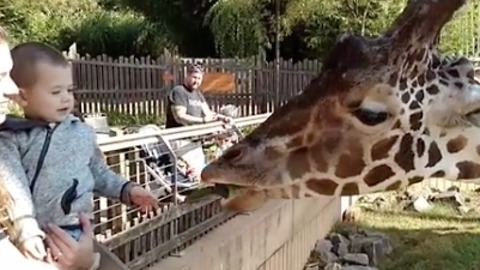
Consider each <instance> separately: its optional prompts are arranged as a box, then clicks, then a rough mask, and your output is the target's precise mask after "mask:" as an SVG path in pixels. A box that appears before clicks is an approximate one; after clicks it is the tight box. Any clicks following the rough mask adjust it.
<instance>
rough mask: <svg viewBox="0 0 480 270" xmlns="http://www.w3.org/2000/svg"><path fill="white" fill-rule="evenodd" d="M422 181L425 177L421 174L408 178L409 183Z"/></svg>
mask: <svg viewBox="0 0 480 270" xmlns="http://www.w3.org/2000/svg"><path fill="white" fill-rule="evenodd" d="M422 181H423V177H421V176H414V177H410V178H408V185H413V184H415V183H419V182H422Z"/></svg>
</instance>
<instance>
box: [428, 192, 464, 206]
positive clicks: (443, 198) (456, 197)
mask: <svg viewBox="0 0 480 270" xmlns="http://www.w3.org/2000/svg"><path fill="white" fill-rule="evenodd" d="M432 201H434V202H442V203H448V204H453V205H454V206H463V205H465V198H464V197H463V196H462V194H460V192H457V191H445V192H442V193H440V194H436V195H434V196H433V198H432Z"/></svg>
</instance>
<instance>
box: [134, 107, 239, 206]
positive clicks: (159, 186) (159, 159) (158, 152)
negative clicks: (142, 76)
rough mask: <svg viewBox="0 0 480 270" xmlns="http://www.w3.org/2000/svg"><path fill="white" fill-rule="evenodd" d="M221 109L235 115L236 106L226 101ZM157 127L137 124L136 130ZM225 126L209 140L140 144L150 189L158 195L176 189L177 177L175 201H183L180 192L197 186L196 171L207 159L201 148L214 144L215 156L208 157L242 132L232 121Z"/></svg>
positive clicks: (233, 141) (228, 114)
mask: <svg viewBox="0 0 480 270" xmlns="http://www.w3.org/2000/svg"><path fill="white" fill-rule="evenodd" d="M220 113H221V114H223V115H227V116H230V117H232V118H235V117H236V116H237V115H238V108H236V107H235V106H233V105H227V106H224V107H222V108H221V109H220ZM160 130H161V128H160V127H158V126H156V125H153V124H151V125H145V126H142V127H140V128H138V129H137V130H136V132H135V133H152V132H158V131H160ZM225 130H226V132H223V131H222V132H219V133H218V134H213V136H210V138H209V140H210V142H208V139H207V140H205V139H199V140H180V141H174V142H172V143H170V142H166V141H163V140H160V141H159V142H156V143H150V144H144V145H141V146H139V148H140V149H139V150H140V159H141V162H142V163H143V165H144V167H145V170H146V175H147V179H146V180H147V183H149V186H150V190H151V191H152V193H153V194H154V195H155V196H156V197H157V198H160V197H163V196H167V195H168V194H172V193H175V192H174V183H175V181H176V183H177V192H176V194H175V195H174V196H175V197H176V198H175V199H176V200H177V201H179V202H183V201H184V200H185V196H183V195H180V193H186V192H188V191H193V190H194V189H196V188H198V187H199V186H200V177H199V172H200V171H201V169H203V167H204V166H205V165H206V163H207V158H206V156H205V153H204V149H205V148H207V147H209V148H210V147H211V146H216V147H217V149H216V151H215V153H214V156H213V157H211V158H216V157H218V155H220V154H221V152H223V151H224V150H225V149H227V148H228V147H229V146H231V145H232V144H234V143H235V142H236V141H238V139H239V138H240V137H241V136H242V134H241V132H240V130H239V129H238V128H237V127H236V126H235V125H231V124H229V125H226V126H225ZM211 158H208V159H209V160H210V159H211ZM174 172H176V173H174ZM175 175H176V179H174V177H175Z"/></svg>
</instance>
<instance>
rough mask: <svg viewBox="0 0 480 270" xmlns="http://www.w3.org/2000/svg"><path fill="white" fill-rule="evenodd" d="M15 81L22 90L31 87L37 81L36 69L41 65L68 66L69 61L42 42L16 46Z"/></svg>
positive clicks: (13, 50)
mask: <svg viewBox="0 0 480 270" xmlns="http://www.w3.org/2000/svg"><path fill="white" fill-rule="evenodd" d="M11 53H12V59H13V68H12V71H11V72H10V74H11V76H12V79H13V81H14V82H15V83H16V84H17V85H18V87H20V88H28V87H31V86H32V85H33V84H35V82H36V81H37V75H36V73H37V72H36V71H37V70H36V68H37V66H38V64H39V63H48V64H51V65H55V66H67V65H68V60H67V59H66V58H65V56H63V54H62V53H61V52H60V51H59V50H57V49H55V48H54V47H52V46H50V45H48V44H45V43H40V42H26V43H22V44H19V45H17V46H15V47H14V48H13V49H12V51H11Z"/></svg>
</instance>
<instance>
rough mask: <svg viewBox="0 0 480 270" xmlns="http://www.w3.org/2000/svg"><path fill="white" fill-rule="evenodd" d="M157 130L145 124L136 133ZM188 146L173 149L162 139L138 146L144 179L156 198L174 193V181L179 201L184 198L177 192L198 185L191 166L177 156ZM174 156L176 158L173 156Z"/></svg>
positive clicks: (153, 126) (154, 126) (156, 127)
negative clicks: (144, 173) (145, 177)
mask: <svg viewBox="0 0 480 270" xmlns="http://www.w3.org/2000/svg"><path fill="white" fill-rule="evenodd" d="M158 130H160V128H159V127H158V126H156V125H146V126H143V127H140V128H139V129H138V133H147V132H152V131H158ZM188 147H189V146H186V147H183V148H182V149H178V150H177V151H174V150H173V149H172V147H171V145H170V144H169V143H168V142H165V141H163V140H160V142H157V143H150V144H144V145H141V146H140V149H139V150H140V160H141V162H142V163H143V165H144V168H145V171H146V175H147V179H146V180H147V183H148V184H149V186H150V190H151V191H152V193H153V194H154V195H155V196H156V197H157V198H160V197H164V196H167V195H168V194H172V193H174V183H175V181H176V183H177V194H175V196H176V200H177V201H180V202H182V201H183V200H184V198H185V197H184V196H182V195H180V194H179V193H180V192H182V191H186V190H191V189H194V188H195V187H196V186H198V184H199V180H198V179H197V177H195V175H194V174H192V169H191V167H190V166H189V165H188V163H187V162H186V161H185V160H183V159H182V158H179V157H178V156H182V152H186V151H188V150H189V149H187V148H188ZM190 147H191V146H190ZM174 155H175V156H174ZM176 156H177V158H175V157H176ZM175 172H176V173H175ZM175 177H176V179H175Z"/></svg>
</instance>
